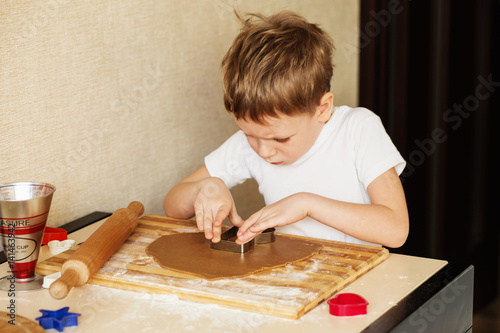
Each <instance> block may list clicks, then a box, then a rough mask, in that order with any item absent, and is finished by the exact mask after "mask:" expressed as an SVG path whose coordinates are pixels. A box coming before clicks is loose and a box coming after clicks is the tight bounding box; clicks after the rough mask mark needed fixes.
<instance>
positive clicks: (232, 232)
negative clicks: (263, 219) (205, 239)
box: [210, 227, 275, 253]
mask: <svg viewBox="0 0 500 333" xmlns="http://www.w3.org/2000/svg"><path fill="white" fill-rule="evenodd" d="M238 229H239V228H238V227H232V228H231V229H229V230H226V231H224V232H223V233H222V234H221V236H220V238H221V239H220V242H218V243H211V244H210V248H212V249H215V250H221V251H229V252H236V253H245V252H247V251H249V250H250V249H251V248H252V247H253V246H254V244H266V243H272V242H274V240H275V236H274V231H275V229H274V228H269V229H266V230H264V231H263V232H262V233H261V234H259V235H257V236H255V238H254V239H252V240H251V241H249V242H247V243H245V244H241V245H239V244H236V243H235V240H236V238H237V233H238Z"/></svg>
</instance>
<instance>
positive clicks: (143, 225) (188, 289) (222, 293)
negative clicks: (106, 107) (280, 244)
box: [36, 215, 389, 319]
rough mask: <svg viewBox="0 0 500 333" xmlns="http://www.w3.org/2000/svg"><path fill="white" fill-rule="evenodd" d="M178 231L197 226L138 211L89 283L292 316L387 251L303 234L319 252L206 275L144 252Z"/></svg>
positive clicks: (52, 264)
mask: <svg viewBox="0 0 500 333" xmlns="http://www.w3.org/2000/svg"><path fill="white" fill-rule="evenodd" d="M183 232H198V230H197V228H196V225H195V223H194V222H193V221H190V220H179V219H173V218H168V217H164V216H159V215H147V216H144V217H142V218H141V219H139V225H138V227H137V229H136V230H135V232H134V233H132V235H130V237H129V238H128V239H127V240H126V241H125V243H124V244H123V245H122V246H121V247H120V248H119V249H118V251H117V252H116V253H115V254H114V255H113V256H112V257H111V258H110V259H109V260H108V262H106V263H105V264H104V266H103V267H102V268H101V269H100V270H99V271H98V272H97V273H96V274H95V275H94V276H93V277H92V278H91V279H90V280H89V282H88V283H90V284H96V285H100V286H106V287H112V288H118V289H124V290H133V291H138V292H147V293H159V294H176V295H177V296H178V297H179V298H180V299H186V300H191V301H196V302H203V303H212V304H218V305H221V306H226V307H230V308H236V309H241V310H245V311H252V312H258V313H262V314H267V315H273V316H279V317H285V318H293V319H297V318H300V317H301V316H302V315H303V314H305V313H307V312H308V311H309V310H311V309H313V308H314V307H315V306H316V305H318V304H319V303H320V302H321V301H323V300H325V299H327V298H329V297H330V296H331V295H333V293H335V292H337V291H339V290H340V289H342V288H343V287H345V286H346V285H348V284H349V283H351V282H353V281H354V280H356V279H357V278H359V277H360V276H362V275H363V274H365V273H366V272H368V271H369V270H370V269H372V268H373V267H375V266H376V265H378V264H379V263H381V262H382V261H384V260H385V259H387V258H388V256H389V251H388V250H387V249H385V248H382V247H373V246H363V245H354V244H348V243H342V242H334V241H326V240H318V239H312V238H305V239H307V240H308V241H313V242H319V243H320V244H321V245H323V247H322V249H321V250H320V252H319V253H318V254H315V255H313V256H311V257H309V258H307V259H304V260H302V261H299V262H294V263H293V264H288V265H286V266H282V267H277V268H273V269H267V270H264V271H261V272H258V273H255V274H253V275H250V276H247V277H243V278H233V279H223V280H215V281H208V280H204V279H200V278H198V277H194V276H190V275H188V274H185V273H179V272H175V271H171V270H167V269H164V268H162V267H160V266H159V265H158V264H157V263H156V262H155V261H154V260H153V258H151V257H149V256H148V255H147V254H146V253H145V249H146V247H147V246H148V244H150V243H151V242H152V241H154V240H155V239H156V238H158V237H160V236H163V235H169V234H175V233H183ZM286 237H292V238H297V236H286ZM299 238H300V237H299ZM73 252H74V251H73V250H68V251H66V252H64V253H61V254H58V255H56V256H54V257H51V258H49V259H47V260H45V261H43V262H40V263H38V265H37V268H36V272H37V273H39V274H42V275H48V274H52V273H55V272H58V271H60V270H61V265H62V264H63V262H64V260H66V259H67V258H68V257H69V256H70V255H71V253H73Z"/></svg>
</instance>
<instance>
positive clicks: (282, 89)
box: [164, 12, 409, 247]
mask: <svg viewBox="0 0 500 333" xmlns="http://www.w3.org/2000/svg"><path fill="white" fill-rule="evenodd" d="M240 21H242V24H243V28H242V30H241V31H240V34H239V35H238V36H237V37H236V39H235V40H234V42H233V44H232V46H231V48H230V49H229V51H228V52H227V53H226V55H225V56H224V58H223V61H222V69H223V84H224V104H225V107H226V109H227V110H228V112H230V113H232V114H233V116H234V120H235V122H236V125H237V126H238V127H239V129H240V130H239V131H238V132H237V133H235V134H234V135H233V136H232V137H230V138H229V139H228V140H227V141H226V142H225V143H224V144H222V145H221V146H220V147H219V148H218V149H217V150H215V151H214V152H212V153H211V154H209V155H208V156H207V157H206V158H205V165H204V166H202V167H201V168H200V169H198V170H197V171H195V172H194V173H193V174H191V175H190V176H188V177H186V178H185V179H183V180H182V181H181V182H180V183H178V184H177V185H175V186H174V187H173V188H172V189H171V190H170V191H169V193H168V194H167V196H166V197H165V200H164V209H165V212H166V214H167V216H172V217H178V218H190V217H192V216H195V217H196V223H197V226H198V228H199V229H200V230H201V231H204V233H205V237H206V238H207V239H210V240H212V242H218V241H220V234H221V225H222V222H223V220H224V219H225V218H226V217H229V220H230V222H231V223H232V224H234V225H236V226H238V227H240V229H239V232H238V239H237V241H236V242H237V243H238V244H243V243H245V242H248V241H249V240H251V239H252V238H253V237H255V235H257V234H258V233H260V232H262V231H263V230H265V229H267V228H270V227H276V228H277V231H279V232H283V233H289V234H295V235H303V236H309V237H316V238H324V239H330V240H338V241H345V242H351V243H359V244H381V245H385V246H389V247H399V246H401V245H403V244H404V242H405V240H406V238H407V236H408V229H409V226H408V212H407V208H406V201H405V197H404V192H403V188H402V185H401V182H400V180H399V177H398V175H399V174H400V173H401V172H402V171H403V169H404V166H405V161H404V160H403V158H402V157H401V155H400V154H399V152H398V151H397V149H396V148H395V147H394V145H393V143H392V141H391V140H390V138H389V136H388V135H387V133H386V132H385V130H384V128H383V125H382V123H381V121H380V119H379V118H378V116H376V115H375V114H374V113H372V112H371V111H369V110H367V109H363V108H350V107H347V106H341V107H334V106H333V94H332V93H331V92H330V80H331V78H332V75H333V65H332V52H333V42H332V41H331V39H330V37H329V36H328V35H327V34H326V33H325V32H324V31H323V30H321V29H320V28H319V27H318V26H316V25H314V24H310V23H308V22H307V21H305V20H304V19H303V18H302V17H300V16H298V15H296V14H294V13H290V12H282V13H278V14H275V15H272V16H269V17H264V16H262V15H255V14H254V15H251V16H250V18H249V19H247V20H246V21H245V20H243V19H242V18H241V17H240ZM248 178H254V179H255V180H256V181H257V183H258V184H259V191H260V192H261V193H262V195H263V196H264V200H265V202H266V205H267V206H265V207H264V208H262V209H261V210H259V211H258V212H256V213H254V214H253V215H252V216H250V217H249V218H248V219H247V220H246V221H244V220H243V219H242V218H241V217H240V216H239V215H238V212H237V210H236V207H235V204H234V201H233V198H232V196H231V193H230V191H229V189H230V188H231V187H233V186H235V185H237V184H240V183H242V182H244V181H245V180H246V179H248Z"/></svg>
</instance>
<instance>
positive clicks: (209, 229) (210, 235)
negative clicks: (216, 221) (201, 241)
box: [203, 216, 214, 239]
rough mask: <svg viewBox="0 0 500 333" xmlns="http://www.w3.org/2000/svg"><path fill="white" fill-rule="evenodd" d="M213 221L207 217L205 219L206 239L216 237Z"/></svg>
mask: <svg viewBox="0 0 500 333" xmlns="http://www.w3.org/2000/svg"><path fill="white" fill-rule="evenodd" d="M212 223H213V222H212V219H211V218H210V217H208V216H205V217H204V219H203V230H204V231H205V238H206V239H212V238H213V237H214V234H213V231H212Z"/></svg>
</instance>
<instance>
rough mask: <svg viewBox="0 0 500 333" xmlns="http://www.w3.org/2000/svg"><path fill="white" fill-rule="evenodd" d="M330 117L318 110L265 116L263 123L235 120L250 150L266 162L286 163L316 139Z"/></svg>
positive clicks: (296, 156) (295, 158)
mask: <svg viewBox="0 0 500 333" xmlns="http://www.w3.org/2000/svg"><path fill="white" fill-rule="evenodd" d="M330 116H331V111H329V114H328V115H327V117H326V116H325V115H324V114H322V113H320V112H316V114H314V115H311V114H301V115H297V116H286V115H281V116H280V117H279V118H270V117H269V118H266V119H265V121H266V123H265V124H259V123H256V122H254V121H252V120H249V119H236V120H235V121H236V125H237V126H238V127H239V128H240V129H241V130H242V131H243V133H245V135H246V137H247V140H248V143H249V144H250V146H251V147H252V149H253V150H254V151H255V152H256V153H257V154H258V155H259V156H260V157H262V158H263V159H264V160H266V162H268V163H271V164H275V165H289V164H292V163H293V162H295V161H297V160H298V159H299V158H300V157H301V156H302V155H304V154H305V153H306V152H307V151H308V150H309V149H310V148H311V147H312V146H313V144H314V142H316V139H317V138H318V136H319V133H320V132H321V129H322V128H323V125H324V124H325V122H326V121H328V119H329V118H330Z"/></svg>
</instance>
